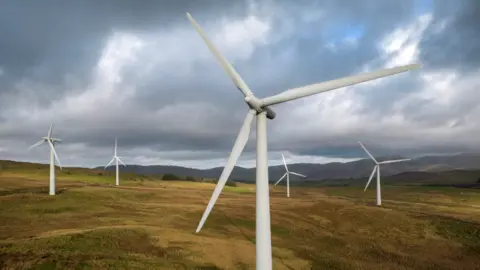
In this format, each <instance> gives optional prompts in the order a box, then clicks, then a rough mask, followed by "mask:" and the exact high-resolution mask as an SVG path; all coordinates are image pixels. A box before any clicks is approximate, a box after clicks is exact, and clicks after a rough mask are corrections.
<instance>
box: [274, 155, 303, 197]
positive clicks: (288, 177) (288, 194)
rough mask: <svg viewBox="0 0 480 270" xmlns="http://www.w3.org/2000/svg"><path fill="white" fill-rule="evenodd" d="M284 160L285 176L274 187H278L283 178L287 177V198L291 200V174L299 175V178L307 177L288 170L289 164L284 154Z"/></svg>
mask: <svg viewBox="0 0 480 270" xmlns="http://www.w3.org/2000/svg"><path fill="white" fill-rule="evenodd" d="M282 159H283V165H284V166H285V170H286V172H285V174H284V175H283V176H282V177H281V178H280V179H279V180H278V181H277V182H276V183H275V185H274V186H276V185H277V184H278V183H280V181H282V179H283V178H285V176H286V177H287V197H288V198H290V174H294V175H298V176H301V177H306V176H305V175H303V174H299V173H296V172H291V171H289V170H288V167H287V162H286V161H285V157H284V156H283V154H282Z"/></svg>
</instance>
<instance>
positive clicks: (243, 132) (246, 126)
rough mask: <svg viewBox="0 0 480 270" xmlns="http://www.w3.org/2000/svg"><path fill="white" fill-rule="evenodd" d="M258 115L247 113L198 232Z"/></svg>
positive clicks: (225, 181) (251, 112)
mask: <svg viewBox="0 0 480 270" xmlns="http://www.w3.org/2000/svg"><path fill="white" fill-rule="evenodd" d="M255 115H256V111H255V110H250V111H249V112H248V114H247V117H245V121H244V122H243V126H242V128H241V129H240V133H239V134H238V137H237V139H236V140H235V144H234V145H233V148H232V152H231V153H230V156H229V157H228V160H227V164H226V165H225V168H223V171H222V174H221V175H220V178H219V179H218V182H217V186H216V187H215V190H214V191H213V194H212V197H211V198H210V201H209V202H208V205H207V209H205V212H204V213H203V216H202V219H201V220H200V223H199V224H198V227H197V233H198V232H199V231H200V230H201V229H202V227H203V224H204V223H205V221H206V220H207V217H208V215H209V214H210V212H211V211H212V208H213V206H214V205H215V202H216V201H217V199H218V196H220V193H221V192H222V189H223V187H224V186H225V184H226V183H227V180H228V177H229V176H230V173H231V172H232V170H233V167H234V166H235V164H236V163H237V160H238V158H239V157H240V155H241V154H242V152H243V149H244V148H245V145H246V144H247V141H248V137H249V135H250V129H251V128H252V121H253V117H254V116H255Z"/></svg>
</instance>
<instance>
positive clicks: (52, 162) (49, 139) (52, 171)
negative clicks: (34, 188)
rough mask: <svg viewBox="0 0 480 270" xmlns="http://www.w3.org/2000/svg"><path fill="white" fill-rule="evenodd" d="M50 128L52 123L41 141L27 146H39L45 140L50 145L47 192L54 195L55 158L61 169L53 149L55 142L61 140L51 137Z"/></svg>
mask: <svg viewBox="0 0 480 270" xmlns="http://www.w3.org/2000/svg"><path fill="white" fill-rule="evenodd" d="M52 129H53V124H51V125H50V129H49V130H48V135H47V137H42V140H41V141H39V142H37V143H36V144H34V145H32V146H30V147H29V148H28V149H31V148H33V147H37V146H40V145H42V144H43V143H45V142H47V143H48V145H49V146H50V190H49V192H48V194H49V195H55V159H56V160H57V162H58V166H59V167H60V169H62V165H61V164H60V160H59V159H58V156H57V152H56V151H55V143H57V142H61V141H62V140H60V139H56V138H52Z"/></svg>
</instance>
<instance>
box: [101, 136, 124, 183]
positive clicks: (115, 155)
mask: <svg viewBox="0 0 480 270" xmlns="http://www.w3.org/2000/svg"><path fill="white" fill-rule="evenodd" d="M113 161H115V185H116V186H118V185H119V184H120V180H119V170H118V162H120V163H122V165H123V166H125V167H127V165H125V163H123V162H122V160H121V159H120V157H119V156H117V138H115V150H114V152H113V158H112V160H110V162H109V163H108V164H107V166H105V169H106V168H107V167H108V166H110V164H112V162H113Z"/></svg>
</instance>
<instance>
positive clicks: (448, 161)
mask: <svg viewBox="0 0 480 270" xmlns="http://www.w3.org/2000/svg"><path fill="white" fill-rule="evenodd" d="M393 158H402V157H400V156H389V157H383V158H378V160H386V159H393ZM219 165H220V164H219ZM96 169H103V167H97V168H96ZM289 169H290V170H292V171H295V172H299V173H302V174H305V175H306V176H307V178H306V179H305V180H325V179H329V180H332V179H350V178H362V177H368V176H369V175H370V173H371V171H372V169H373V162H372V161H371V160H369V159H362V160H358V161H353V162H346V163H340V162H334V163H327V164H309V163H297V164H291V165H289ZM474 169H480V154H460V155H453V156H425V157H420V158H415V159H412V160H411V161H407V162H402V163H397V164H385V165H382V175H383V176H389V175H395V174H400V173H405V172H443V171H452V170H474ZM107 170H109V171H113V170H115V168H114V167H109V168H107ZM122 170H123V171H127V172H133V173H137V174H145V175H154V174H165V173H172V174H175V175H178V176H182V177H186V176H194V177H203V178H215V179H216V178H218V177H219V176H220V174H221V172H222V170H223V167H221V166H220V167H215V168H211V169H204V170H202V169H194V168H185V167H181V166H163V165H154V166H140V165H128V166H127V168H122ZM284 172H285V169H284V167H283V166H282V165H279V166H270V167H269V177H270V181H276V179H279V178H280V177H281V176H282V175H283V174H284ZM230 178H231V179H232V180H234V181H239V182H252V181H253V179H255V168H243V167H235V168H234V169H233V172H232V175H231V177H230ZM292 180H293V181H299V180H300V179H296V178H295V179H293V178H292Z"/></svg>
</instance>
